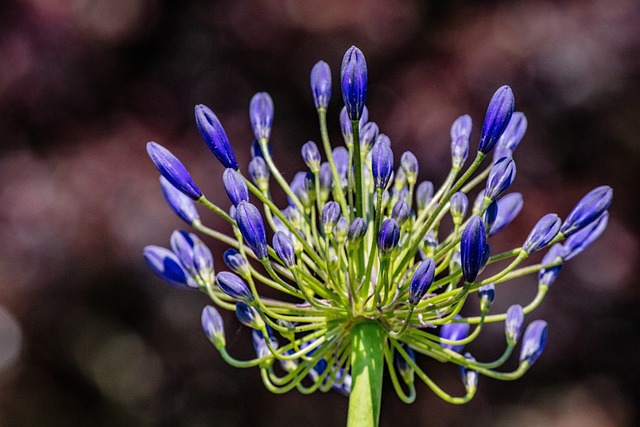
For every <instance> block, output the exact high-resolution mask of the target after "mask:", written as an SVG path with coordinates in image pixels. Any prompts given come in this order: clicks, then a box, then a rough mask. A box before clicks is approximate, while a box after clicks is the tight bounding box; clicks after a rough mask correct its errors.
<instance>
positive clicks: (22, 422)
mask: <svg viewBox="0 0 640 427" xmlns="http://www.w3.org/2000/svg"><path fill="white" fill-rule="evenodd" d="M638 28H640V4H639V3H638V2H637V1H633V0H586V1H582V0H573V1H571V0H564V1H550V0H530V1H517V2H489V1H485V2H474V3H471V2H469V3H467V2H462V1H449V2H440V1H425V2H422V1H418V0H340V1H334V0H323V1H320V0H311V1H305V2H300V1H295V0H262V1H249V0H227V1H219V2H214V1H184V2H172V1H160V0H94V1H90V0H74V1H62V0H7V1H5V2H3V3H2V6H0V144H1V146H0V156H1V157H0V238H1V240H0V241H1V242H2V245H1V246H0V425H3V426H4V425H6V426H18V427H20V426H68V425H82V426H84V425H87V426H89V425H91V426H114V425H118V426H169V425H170V426H174V427H175V426H189V427H196V426H253V425H255V426H257V425H259V426H282V425H286V426H298V425H304V426H326V425H341V424H344V421H345V419H346V418H345V417H346V415H345V414H346V406H347V400H346V399H345V398H344V397H343V396H340V395H338V394H333V393H329V394H314V395H312V396H302V395H300V394H298V393H297V392H292V393H289V394H287V395H284V396H276V395H272V394H270V393H269V392H267V391H266V390H265V389H264V387H263V386H262V384H261V383H260V381H259V378H258V373H257V371H256V370H237V369H234V368H231V367H229V366H227V365H225V364H224V363H223V362H222V361H221V359H220V357H219V356H218V355H217V353H216V351H215V349H214V348H213V347H212V346H211V345H210V344H209V343H208V342H207V341H206V339H205V338H204V335H203V334H202V332H201V330H200V326H199V315H200V310H201V309H202V307H203V305H204V304H206V303H207V298H206V297H205V296H204V295H199V294H197V293H189V292H180V291H178V290H175V289H172V288H170V287H169V286H167V285H165V284H164V283H162V282H161V281H160V280H159V279H158V278H156V277H154V276H153V275H152V274H151V273H150V271H149V270H148V269H147V267H146V265H145V264H144V261H143V259H142V256H141V251H142V248H143V247H144V245H146V244H160V245H167V243H168V239H169V235H170V232H171V230H172V229H174V228H181V227H183V225H182V224H181V223H180V222H179V220H178V219H177V218H176V217H175V216H173V215H172V213H171V212H170V211H169V209H168V208H167V207H166V206H165V204H164V201H163V199H162V196H161V194H160V191H159V188H158V183H157V173H156V171H155V169H154V168H153V166H152V164H151V162H150V161H149V160H148V158H147V157H146V153H145V148H144V147H145V143H146V142H147V141H149V140H155V141H157V142H159V143H161V144H163V145H165V146H167V147H168V148H170V149H171V150H172V151H174V152H175V153H176V154H177V155H178V156H179V157H180V158H181V159H182V160H183V161H184V163H185V164H186V165H187V166H188V167H189V169H190V171H191V173H192V174H193V176H194V177H195V179H196V181H197V182H198V184H199V185H200V187H201V188H203V190H204V191H205V194H208V195H209V197H210V198H211V199H212V200H214V201H216V202H218V203H219V204H221V205H222V206H227V205H228V202H227V200H226V197H224V195H223V194H222V193H221V191H220V188H221V187H220V183H221V181H220V177H221V173H222V167H221V166H220V165H219V164H218V163H217V162H216V160H215V159H214V158H213V156H211V155H210V153H209V151H208V149H207V148H206V146H205V145H204V144H203V142H202V141H201V140H200V137H199V135H198V134H197V130H196V128H195V125H194V121H193V106H194V105H195V104H198V103H204V104H207V105H208V106H210V107H211V108H212V109H213V110H214V111H215V112H216V113H217V114H218V115H219V117H220V119H221V120H222V122H223V124H224V126H225V128H226V130H227V132H228V134H229V137H230V139H231V141H232V144H233V145H234V148H235V151H236V154H237V156H238V157H239V161H240V163H241V165H242V167H243V168H244V167H246V164H247V161H248V156H249V149H248V147H249V143H250V141H251V130H250V126H249V122H248V116H247V108H248V107H247V106H248V103H249V100H250V98H251V96H252V95H253V93H255V92H257V91H268V92H269V93H270V94H271V95H272V97H273V99H274V102H275V105H276V119H275V125H274V131H273V141H272V144H273V147H274V150H275V157H276V161H277V163H278V164H279V165H281V166H282V170H283V173H284V174H285V175H286V176H287V177H291V176H292V175H293V173H294V172H295V171H296V169H297V168H298V167H300V166H301V161H300V160H298V158H299V154H298V153H299V149H300V147H301V146H302V144H303V143H304V142H306V140H307V139H315V140H317V139H318V138H319V132H318V129H317V124H316V116H315V111H314V108H313V101H312V98H311V94H310V90H309V87H308V86H309V80H308V76H309V71H310V70H311V67H312V66H313V64H314V63H315V62H316V61H318V60H320V59H324V60H325V61H327V62H328V63H329V64H330V65H331V67H332V70H333V76H334V80H337V73H338V71H339V65H340V61H341V59H342V55H343V53H344V51H345V50H346V49H347V48H348V47H349V46H351V45H352V44H355V45H357V46H358V47H360V48H361V49H362V50H363V52H364V53H365V55H366V58H367V61H368V66H369V81H370V88H369V96H368V103H367V104H368V106H369V109H370V113H371V114H370V117H371V119H372V120H374V121H376V122H377V123H378V124H379V125H380V127H381V129H382V130H383V131H384V132H385V133H387V134H388V135H389V136H390V137H391V139H392V141H393V146H394V147H395V150H396V155H397V158H399V155H400V153H402V151H404V150H407V149H411V150H412V151H413V152H414V153H415V154H416V155H417V156H418V158H419V160H420V166H421V172H420V176H421V179H431V180H433V181H434V182H435V183H438V184H439V183H440V182H442V180H443V179H444V176H445V175H446V172H447V168H448V164H449V163H448V162H449V159H448V149H449V136H448V135H449V127H450V125H451V123H452V121H453V120H454V119H455V118H456V117H457V116H458V115H460V114H463V113H469V114H471V115H472V117H473V119H474V124H475V127H474V132H473V134H472V139H473V141H474V142H473V144H476V143H477V142H476V141H477V138H478V137H479V127H480V125H481V122H482V118H483V114H484V111H483V110H484V109H485V108H486V105H487V102H488V100H489V98H490V96H491V94H492V93H493V91H494V90H495V89H496V88H498V87H499V86H501V85H502V84H509V85H510V86H511V87H512V88H513V90H514V93H515V95H516V106H517V110H520V111H523V112H524V113H525V114H526V115H527V117H528V119H529V132H528V134H527V136H526V137H525V140H524V142H523V144H522V146H521V147H520V148H519V149H518V151H517V153H516V157H515V158H516V161H517V164H518V178H517V180H516V182H515V184H514V186H513V190H514V191H520V192H522V193H523V194H524V198H525V207H524V211H523V213H522V214H521V215H520V217H519V218H518V219H517V221H516V222H515V223H514V224H513V225H512V226H511V227H510V228H509V229H508V230H505V232H504V233H503V235H502V236H500V237H499V238H496V240H495V243H494V248H502V249H509V248H511V247H513V246H516V245H519V244H520V243H521V242H522V240H523V239H524V238H525V237H526V235H527V233H528V231H529V229H530V228H531V226H532V225H533V224H534V223H535V222H536V220H537V219H538V218H540V217H541V216H542V215H543V214H545V213H547V212H557V213H558V214H560V215H561V216H564V215H566V214H567V213H568V212H569V210H570V209H571V207H572V206H573V204H574V203H575V202H576V201H577V200H579V198H580V197H581V196H582V195H583V194H584V193H586V192H587V191H588V190H590V189H591V188H593V187H595V186H597V185H602V184H605V183H607V184H609V185H611V186H612V187H614V189H615V197H614V204H613V206H612V209H611V219H610V224H609V228H608V230H607V231H606V233H605V234H604V235H603V236H602V238H601V239H600V240H599V241H598V242H597V244H596V245H594V246H593V247H592V248H590V249H589V250H588V251H587V252H586V253H584V254H583V255H582V256H580V257H578V258H577V259H575V260H572V261H571V262H570V263H569V264H568V265H567V266H566V268H565V269H564V271H563V273H562V275H561V277H560V279H559V280H558V282H556V284H555V285H554V286H553V288H552V289H551V291H550V293H549V295H548V297H547V299H546V300H545V301H544V303H543V305H542V307H540V308H539V309H538V310H536V312H535V313H534V314H532V315H530V316H528V317H527V320H533V319H535V318H544V319H546V320H547V321H548V322H549V325H550V330H549V342H548V348H547V350H546V352H545V353H544V355H543V356H542V358H541V359H540V360H539V362H538V363H537V364H536V366H534V368H533V369H532V370H531V371H530V372H529V373H528V374H527V375H526V376H525V377H524V378H523V379H521V380H519V381H517V382H514V383H503V382H499V381H494V380H490V379H487V378H481V379H480V384H479V392H478V395H477V396H476V398H475V399H474V401H472V402H471V403H470V404H468V405H465V406H462V407H458V406H452V405H449V404H447V403H444V402H442V401H440V400H439V398H437V397H436V396H435V395H434V394H433V393H432V392H431V391H430V390H428V389H427V387H426V386H423V385H421V386H419V387H418V398H417V401H416V403H415V404H413V405H410V406H406V405H404V404H403V403H401V402H400V401H399V400H398V399H397V397H395V395H394V392H393V390H392V387H390V384H387V385H386V387H385V391H384V401H383V406H382V419H381V424H382V425H383V426H387V425H393V426H394V427H400V426H415V425H429V426H457V425H465V424H466V425H468V424H470V423H471V424H473V425H475V426H507V425H513V424H514V423H517V424H518V425H527V426H528V425H544V426H581V427H585V426H586V427H590V426H594V427H595V426H597V427H602V426H632V425H637V424H638V423H639V422H640V417H639V414H638V412H637V411H638V410H637V407H638V405H640V392H639V390H638V384H640V368H639V367H638V362H637V361H638V354H640V337H639V335H638V330H639V329H640V328H639V326H638V325H639V324H640V315H639V312H640V310H639V309H640V306H639V305H638V302H639V297H640V293H639V291H638V286H639V285H640V283H638V279H637V277H638V276H637V275H638V272H639V269H638V265H637V264H638V231H639V228H638V224H639V222H638V218H639V215H638V214H639V213H640V210H639V209H638V195H637V194H638V190H637V188H638V183H639V182H640V180H639V179H638V178H639V176H638V175H639V173H638V168H639V166H640V163H639V161H638V160H639V157H640V144H639V142H638V135H639V134H640V102H639V101H638V100H639V99H640V31H639V30H638ZM339 98H340V96H339V93H338V88H337V86H336V85H335V84H334V97H333V100H332V103H331V110H330V113H329V114H330V119H331V122H330V128H331V129H330V130H331V133H332V135H334V143H335V142H336V141H339V139H338V126H337V113H338V111H339V108H340V99H339ZM208 218H209V221H210V222H211V223H212V224H213V225H214V227H215V225H216V224H219V223H218V222H216V220H215V219H213V218H211V217H210V216H208ZM209 243H212V242H209ZM212 249H213V251H214V254H215V255H216V260H217V264H218V266H221V265H222V262H221V260H220V255H221V253H222V251H223V250H224V249H225V248H224V247H221V246H219V245H212ZM534 293H535V280H534V279H525V280H521V281H518V282H517V283H514V284H510V285H504V286H503V287H499V289H498V300H497V302H496V304H497V305H498V306H499V307H502V308H506V307H507V306H508V305H509V304H511V303H513V302H516V301H517V302H521V303H526V302H528V300H529V299H530V298H531V297H532V295H533V294H534ZM227 320H228V322H227V326H226V329H227V341H228V342H229V345H230V346H231V347H232V349H234V350H235V352H236V353H238V354H244V355H249V354H250V352H251V350H250V348H249V339H248V335H247V334H246V331H244V330H241V329H240V328H239V327H238V326H237V322H235V321H234V320H233V319H231V318H227ZM470 348H471V350H472V351H473V352H474V354H476V356H477V357H479V358H483V359H485V360H486V359H490V358H492V357H495V356H497V355H498V354H500V353H501V352H502V348H503V337H502V331H501V327H500V326H499V325H498V326H496V328H490V329H489V330H488V331H487V332H486V333H483V334H482V335H481V336H480V338H479V339H478V340H477V341H476V342H475V343H474V344H472V346H471V347H470ZM421 365H422V366H423V367H425V370H426V371H427V372H428V373H430V374H431V375H433V377H434V378H435V379H436V380H437V381H438V383H439V384H441V385H442V387H443V388H445V389H447V390H449V391H451V392H457V393H460V392H461V386H460V380H459V378H458V374H457V372H456V369H454V368H453V366H449V365H440V364H439V363H438V362H434V361H431V360H426V359H425V360H422V361H421ZM509 366H512V365H509Z"/></svg>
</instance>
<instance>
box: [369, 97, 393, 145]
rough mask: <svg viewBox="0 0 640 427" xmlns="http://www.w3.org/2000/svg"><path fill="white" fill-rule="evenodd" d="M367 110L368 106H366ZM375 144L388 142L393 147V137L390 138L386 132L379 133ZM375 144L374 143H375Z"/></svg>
mask: <svg viewBox="0 0 640 427" xmlns="http://www.w3.org/2000/svg"><path fill="white" fill-rule="evenodd" d="M365 110H366V107H365ZM375 144H386V145H388V146H389V147H391V139H389V137H388V136H387V135H385V134H384V133H379V134H378V137H377V138H376V142H375ZM375 144H373V145H375Z"/></svg>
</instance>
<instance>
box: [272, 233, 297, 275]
mask: <svg viewBox="0 0 640 427" xmlns="http://www.w3.org/2000/svg"><path fill="white" fill-rule="evenodd" d="M273 250H274V251H275V252H276V255H278V257H279V258H280V259H281V260H282V262H284V265H286V266H287V267H293V266H294V265H296V253H295V250H294V247H293V240H291V237H290V236H289V234H288V233H286V232H283V231H278V232H276V234H274V235H273Z"/></svg>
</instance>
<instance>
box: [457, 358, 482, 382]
mask: <svg viewBox="0 0 640 427" xmlns="http://www.w3.org/2000/svg"><path fill="white" fill-rule="evenodd" d="M464 358H465V359H467V360H469V361H471V362H475V361H476V359H475V358H474V357H473V356H472V355H471V353H465V354H464ZM460 376H461V377H462V384H464V388H465V389H466V390H475V389H476V388H477V387H478V372H477V371H474V370H473V369H470V368H467V367H466V366H464V365H460Z"/></svg>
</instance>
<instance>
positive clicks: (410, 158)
mask: <svg viewBox="0 0 640 427" xmlns="http://www.w3.org/2000/svg"><path fill="white" fill-rule="evenodd" d="M400 166H402V170H404V173H405V175H406V176H407V181H408V182H409V184H415V183H416V178H417V177H418V159H417V158H416V156H415V155H414V154H413V153H412V152H411V151H405V152H404V153H402V156H400Z"/></svg>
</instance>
